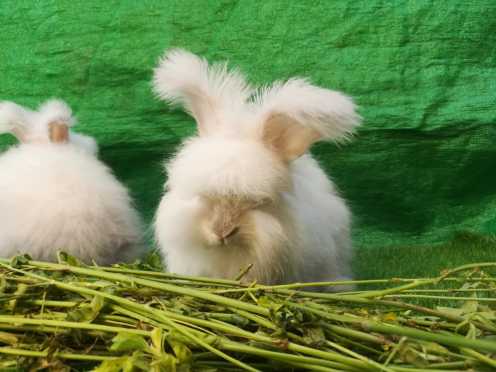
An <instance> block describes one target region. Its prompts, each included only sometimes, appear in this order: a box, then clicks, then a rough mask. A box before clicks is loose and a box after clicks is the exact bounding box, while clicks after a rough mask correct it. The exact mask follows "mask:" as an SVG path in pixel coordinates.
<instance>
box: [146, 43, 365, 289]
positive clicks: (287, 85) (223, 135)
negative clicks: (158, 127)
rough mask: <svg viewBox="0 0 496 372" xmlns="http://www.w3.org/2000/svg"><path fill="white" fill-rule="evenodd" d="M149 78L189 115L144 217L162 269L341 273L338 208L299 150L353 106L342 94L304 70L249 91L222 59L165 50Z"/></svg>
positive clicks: (304, 276)
mask: <svg viewBox="0 0 496 372" xmlns="http://www.w3.org/2000/svg"><path fill="white" fill-rule="evenodd" d="M154 89H155V91H156V93H157V94H158V95H159V96H160V97H161V98H162V99H164V100H166V101H169V102H172V103H176V104H180V105H182V106H183V107H184V108H185V109H186V110H187V111H188V112H189V113H190V114H191V115H192V116H193V117H194V119H195V120H196V124H197V128H198V136H194V137H192V138H190V139H188V140H187V141H186V142H185V143H184V144H183V146H182V148H181V149H180V150H179V152H178V153H177V155H176V156H175V157H174V158H173V159H172V160H171V161H170V162H169V163H168V164H167V172H168V181H167V183H166V190H165V194H164V196H163V198H162V201H161V203H160V206H159V208H158V211H157V214H156V219H155V231H156V240H157V243H158V245H159V247H160V249H161V251H162V253H163V255H164V256H165V260H166V264H167V267H168V270H169V271H171V272H174V273H178V274H183V275H196V276H208V277H219V278H231V279H232V278H234V277H236V276H237V274H238V273H239V272H240V270H241V269H243V268H245V267H247V266H248V265H249V264H253V267H252V268H251V270H250V271H249V272H248V274H247V275H246V277H245V278H244V279H245V280H250V281H251V280H256V281H258V282H260V283H265V284H277V283H287V282H313V281H332V280H339V279H349V278H350V277H351V272H350V256H351V242H350V213H349V211H348V208H347V207H346V205H345V203H344V201H343V200H342V199H341V198H340V197H339V196H338V195H337V193H336V191H335V189H334V186H333V184H332V182H331V181H330V180H329V179H328V178H327V176H326V175H325V173H324V171H323V170H322V169H321V168H320V166H319V165H318V163H317V162H316V161H315V160H314V159H313V158H312V157H311V155H310V154H308V153H306V152H307V150H308V149H309V148H310V146H311V145H312V144H313V143H314V142H316V141H318V140H321V139H329V140H339V139H343V138H345V137H347V136H349V135H351V133H352V132H353V130H354V129H355V127H356V126H357V125H358V124H359V119H360V117H359V116H358V115H357V114H356V113H355V106H354V104H353V102H352V101H351V99H350V98H348V97H346V96H344V95H342V94H341V93H339V92H335V91H331V90H327V89H322V88H319V87H316V86H313V85H311V84H310V83H309V82H307V81H306V80H304V79H297V78H295V79H291V80H288V81H287V82H284V83H282V82H276V83H274V84H273V85H272V86H271V87H267V88H262V89H259V90H258V91H255V90H253V89H252V88H251V87H250V86H249V85H248V84H247V83H246V82H245V80H244V78H243V76H242V75H241V74H240V73H239V72H237V71H229V70H228V69H227V67H226V65H225V64H220V65H213V66H209V65H208V63H207V62H206V61H205V60H204V59H201V58H199V57H197V56H195V55H193V54H191V53H189V52H186V51H183V50H171V51H169V52H168V53H166V54H165V56H164V57H163V59H162V60H161V62H160V64H159V66H158V67H157V68H156V70H155V75H154Z"/></svg>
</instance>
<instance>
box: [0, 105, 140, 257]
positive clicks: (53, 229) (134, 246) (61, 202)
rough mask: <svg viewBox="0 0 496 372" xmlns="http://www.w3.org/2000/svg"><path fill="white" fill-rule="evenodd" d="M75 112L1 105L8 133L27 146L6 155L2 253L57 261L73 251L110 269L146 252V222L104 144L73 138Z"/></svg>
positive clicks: (1, 175)
mask: <svg viewBox="0 0 496 372" xmlns="http://www.w3.org/2000/svg"><path fill="white" fill-rule="evenodd" d="M74 123H75V120H74V118H73V117H72V113H71V109H70V108H69V107H68V106H67V105H66V104H65V103H64V102H62V101H59V100H51V101H48V102H46V103H45V104H44V105H42V106H41V107H40V108H39V110H38V111H31V110H28V109H25V108H23V107H21V106H18V105H16V104H14V103H12V102H0V133H11V134H13V135H14V136H15V137H17V139H18V140H19V141H20V144H19V145H17V146H14V147H12V148H10V149H8V150H7V151H5V152H4V153H2V154H0V256H1V257H11V256H13V255H16V254H18V253H28V254H30V255H31V256H32V257H33V259H39V260H55V259H56V254H57V251H59V250H61V251H65V252H67V253H69V254H71V255H74V256H76V257H77V258H79V259H81V260H82V261H84V262H87V263H91V262H92V261H95V262H96V263H98V264H110V263H115V262H117V261H119V262H120V261H126V260H130V259H134V258H136V257H137V256H138V255H139V254H140V253H141V250H142V247H143V245H142V243H141V238H142V237H141V228H142V225H141V220H140V217H139V216H138V214H137V212H136V211H135V210H134V208H133V207H132V204H131V199H130V197H129V195H128V191H127V189H126V188H125V187H124V186H123V185H121V184H120V183H119V182H118V181H117V180H116V179H115V177H114V176H113V175H112V173H111V171H110V170H109V168H107V167H106V166H105V165H104V164H103V163H101V162H100V161H99V160H98V159H97V145H96V142H95V141H94V140H93V139H92V138H90V137H87V136H83V135H81V134H76V133H73V132H72V131H71V130H69V127H70V126H72V125H73V124H74Z"/></svg>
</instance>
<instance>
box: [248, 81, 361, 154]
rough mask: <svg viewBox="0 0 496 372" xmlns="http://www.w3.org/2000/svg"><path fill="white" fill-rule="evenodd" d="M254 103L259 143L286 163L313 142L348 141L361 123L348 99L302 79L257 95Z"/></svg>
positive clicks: (278, 85) (273, 87) (279, 84)
mask: <svg viewBox="0 0 496 372" xmlns="http://www.w3.org/2000/svg"><path fill="white" fill-rule="evenodd" d="M256 103H258V105H259V109H260V117H259V124H260V126H261V127H260V129H261V130H260V135H261V136H262V140H263V141H264V143H265V144H266V145H268V146H269V147H270V148H272V149H273V150H274V151H276V152H277V153H278V154H279V155H280V156H281V158H282V159H283V160H285V161H288V162H289V161H291V160H294V159H296V158H298V157H300V156H301V155H303V154H304V153H305V152H306V151H307V150H308V149H309V148H310V146H311V145H312V144H313V143H314V142H316V141H319V140H333V141H339V140H343V139H346V138H348V137H349V136H350V135H351V134H352V133H353V131H354V129H355V128H356V127H357V126H358V125H359V123H360V116H359V115H358V114H357V113H356V112H355V105H354V104H353V101H352V100H351V99H350V98H349V97H346V96H344V95H343V94H341V93H339V92H336V91H332V90H328V89H323V88H319V87H316V86H314V85H311V84H310V83H308V82H307V81H306V80H304V79H291V80H289V81H287V82H286V83H275V84H274V85H272V87H270V88H268V89H265V90H263V91H262V92H261V94H260V95H258V97H257V98H256Z"/></svg>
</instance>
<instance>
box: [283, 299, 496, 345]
mask: <svg viewBox="0 0 496 372" xmlns="http://www.w3.org/2000/svg"><path fill="white" fill-rule="evenodd" d="M290 306H293V307H296V308H299V309H301V310H304V311H308V312H312V313H314V314H316V315H319V316H321V317H323V318H327V319H333V318H334V319H333V320H335V318H336V317H335V316H334V317H332V316H330V314H329V313H327V312H324V311H321V310H316V309H314V308H312V307H309V306H301V305H299V304H294V303H292V304H290ZM340 318H341V319H342V321H344V322H347V323H353V324H355V325H358V326H360V327H361V328H362V329H364V330H366V331H373V332H380V333H385V334H390V335H400V336H407V337H412V338H416V339H419V340H424V341H433V342H438V343H441V344H445V345H449V346H456V347H467V348H472V349H477V350H483V351H490V352H496V342H490V341H485V340H468V339H466V338H464V337H462V336H458V335H449V336H448V335H444V334H439V333H434V332H426V331H421V330H418V329H414V328H409V327H402V326H397V325H392V324H385V323H380V322H376V321H372V320H363V319H361V318H358V317H357V318H353V317H344V316H340Z"/></svg>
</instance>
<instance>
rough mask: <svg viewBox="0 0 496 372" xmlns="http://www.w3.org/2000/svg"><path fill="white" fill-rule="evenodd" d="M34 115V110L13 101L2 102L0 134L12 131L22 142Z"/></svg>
mask: <svg viewBox="0 0 496 372" xmlns="http://www.w3.org/2000/svg"><path fill="white" fill-rule="evenodd" d="M32 116H33V112H32V111H30V110H27V109H25V108H24V107H21V106H19V105H17V104H15V103H13V102H8V101H4V102H0V134H1V133H10V134H12V135H14V136H15V137H16V138H17V139H18V140H19V141H20V142H25V141H26V140H27V138H28V133H29V127H30V121H31V120H32Z"/></svg>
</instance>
